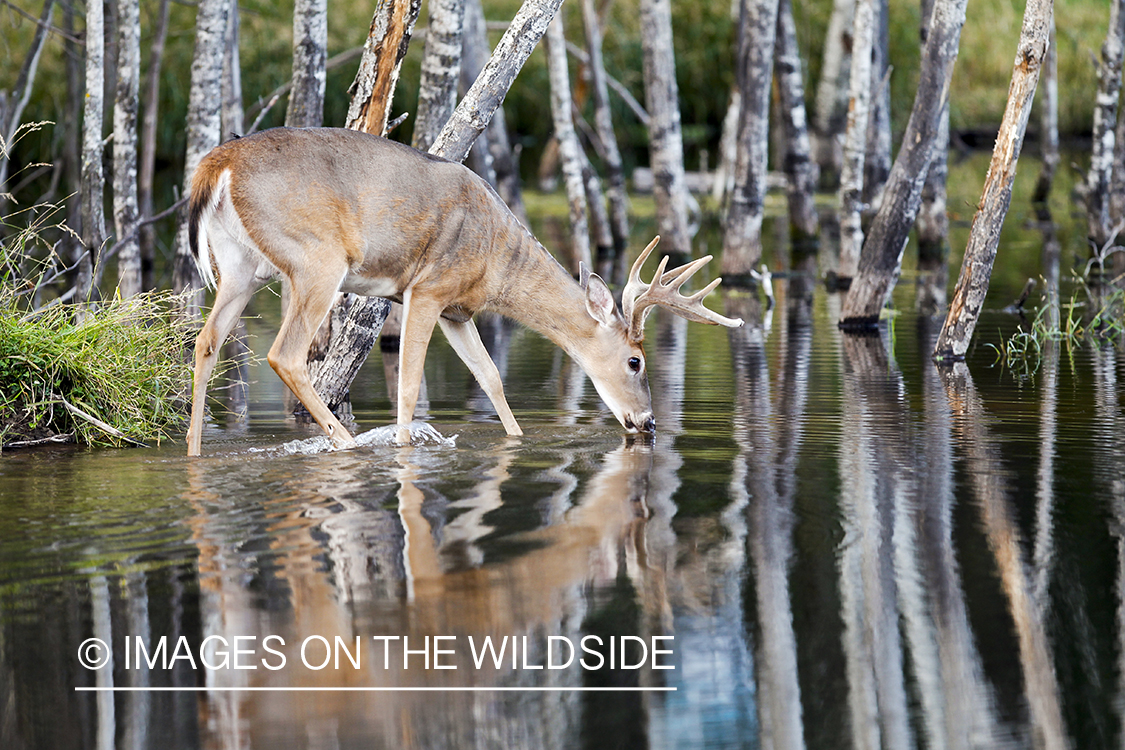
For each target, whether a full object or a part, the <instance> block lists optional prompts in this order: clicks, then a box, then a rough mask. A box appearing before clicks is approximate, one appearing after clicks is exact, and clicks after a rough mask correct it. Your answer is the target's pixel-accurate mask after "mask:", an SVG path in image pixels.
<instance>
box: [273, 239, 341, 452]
mask: <svg viewBox="0 0 1125 750" xmlns="http://www.w3.org/2000/svg"><path fill="white" fill-rule="evenodd" d="M324 255H326V253H323V254H321V257H323V256H324ZM345 273H347V268H346V266H344V264H343V262H342V261H341V262H340V263H338V264H334V263H332V262H331V261H326V262H324V263H321V264H320V265H319V266H317V267H316V268H315V269H314V268H308V269H304V270H299V271H297V272H296V273H295V274H293V276H291V277H290V278H289V291H290V294H289V304H288V305H287V306H286V309H285V316H284V318H283V320H282V322H281V330H279V331H278V334H277V338H276V339H274V342H273V346H271V347H270V352H269V355H268V357H267V359H268V360H269V363H270V367H272V368H273V369H274V372H276V373H277V374H278V377H280V378H281V381H282V382H283V383H285V385H286V386H288V387H289V390H291V391H293V395H294V396H296V397H297V400H299V401H300V402H301V403H302V404H304V406H305V408H306V409H308V411H309V414H310V415H312V418H313V419H315V420H316V423H317V424H319V425H320V427H321V429H323V430H324V432H325V433H326V434H327V435H328V437H329V438H330V439H331V440H332V444H333V445H334V446H335V447H336V448H354V447H355V444H356V443H355V439H354V438H352V436H351V433H349V432H348V430H347V428H346V427H344V425H343V424H341V423H340V420H339V419H337V418H336V415H335V414H333V413H332V410H331V409H329V408H328V405H327V404H325V403H324V399H322V398H321V397H320V395H319V394H317V392H316V390H315V389H314V388H313V387H312V381H311V380H310V379H309V368H308V354H309V345H310V344H311V343H312V340H313V336H315V335H316V332H317V329H319V328H320V324H321V323H322V322H323V321H324V318H325V317H326V316H327V315H328V311H329V310H330V309H331V307H332V302H333V300H335V298H336V291H337V289H338V288H339V286H340V282H341V280H342V279H343V278H344V275H345Z"/></svg>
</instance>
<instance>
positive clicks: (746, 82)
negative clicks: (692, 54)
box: [650, 0, 778, 280]
mask: <svg viewBox="0 0 1125 750" xmlns="http://www.w3.org/2000/svg"><path fill="white" fill-rule="evenodd" d="M777 3H778V0H742V10H741V16H742V18H741V23H740V34H739V37H740V38H739V48H738V62H737V65H738V67H737V75H736V78H737V80H738V82H739V89H740V91H741V92H742V97H741V98H742V106H741V109H740V111H739V115H738V157H737V159H736V160H735V178H734V191H733V192H732V193H731V199H730V209H729V210H728V212H727V221H726V226H725V227H724V229H723V260H722V269H723V275H724V276H728V277H734V279H735V280H737V279H744V278H746V277H748V276H749V275H750V272H751V270H753V268H754V266H755V265H757V263H758V261H759V260H760V259H761V257H762V217H763V211H764V208H765V199H766V167H767V166H768V162H769V111H770V84H771V82H772V80H773V51H774V46H775V43H776V39H777ZM650 113H651V112H650Z"/></svg>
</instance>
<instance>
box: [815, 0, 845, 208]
mask: <svg viewBox="0 0 1125 750" xmlns="http://www.w3.org/2000/svg"><path fill="white" fill-rule="evenodd" d="M854 15H855V0H834V2H833V3H832V16H831V18H830V19H829V21H828V32H827V34H826V36H825V38H824V57H823V61H822V63H821V67H820V81H819V83H818V84H817V89H816V119H815V120H814V123H813V129H814V131H815V132H816V161H817V164H818V165H819V166H820V179H821V181H822V182H823V183H824V185H825V186H826V187H835V186H836V185H837V184H838V182H839V179H840V168H841V166H842V165H843V141H844V129H845V127H847V119H848V81H849V78H848V72H849V71H850V70H851V49H852V27H853V26H854Z"/></svg>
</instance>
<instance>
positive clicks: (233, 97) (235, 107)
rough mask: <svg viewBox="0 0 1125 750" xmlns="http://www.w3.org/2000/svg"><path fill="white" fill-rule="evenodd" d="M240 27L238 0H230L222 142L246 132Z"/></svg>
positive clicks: (222, 112) (225, 54) (224, 72)
mask: <svg viewBox="0 0 1125 750" xmlns="http://www.w3.org/2000/svg"><path fill="white" fill-rule="evenodd" d="M240 27H241V21H240V18H239V13H238V0H230V16H229V17H228V18H227V31H226V35H225V37H224V39H223V47H224V50H223V106H222V110H221V113H220V115H219V117H220V119H221V122H222V124H221V125H220V127H219V140H220V141H221V142H226V141H229V140H230V139H231V138H237V137H238V136H241V135H245V134H246V123H245V118H246V110H245V108H244V107H243V106H242V58H241V55H239V51H238V42H239V37H240V35H241V28H240Z"/></svg>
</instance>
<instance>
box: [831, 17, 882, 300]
mask: <svg viewBox="0 0 1125 750" xmlns="http://www.w3.org/2000/svg"><path fill="white" fill-rule="evenodd" d="M874 23H875V8H874V3H873V2H872V0H856V3H855V18H854V26H853V27H852V39H853V44H852V73H851V85H850V88H849V92H848V125H847V128H846V129H845V131H844V161H843V165H842V166H841V169H840V197H839V204H840V208H839V210H840V266H839V268H838V269H837V271H836V275H837V277H838V279H839V281H840V285H841V287H843V288H845V289H846V288H847V287H848V286H849V285H850V284H851V279H852V277H854V276H855V275H856V272H857V271H858V270H859V253H860V250H862V249H863V174H864V169H863V163H864V160H865V159H866V158H867V130H868V128H867V120H868V117H869V116H870V112H871V47H872V44H873V43H874V39H875V27H874Z"/></svg>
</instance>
